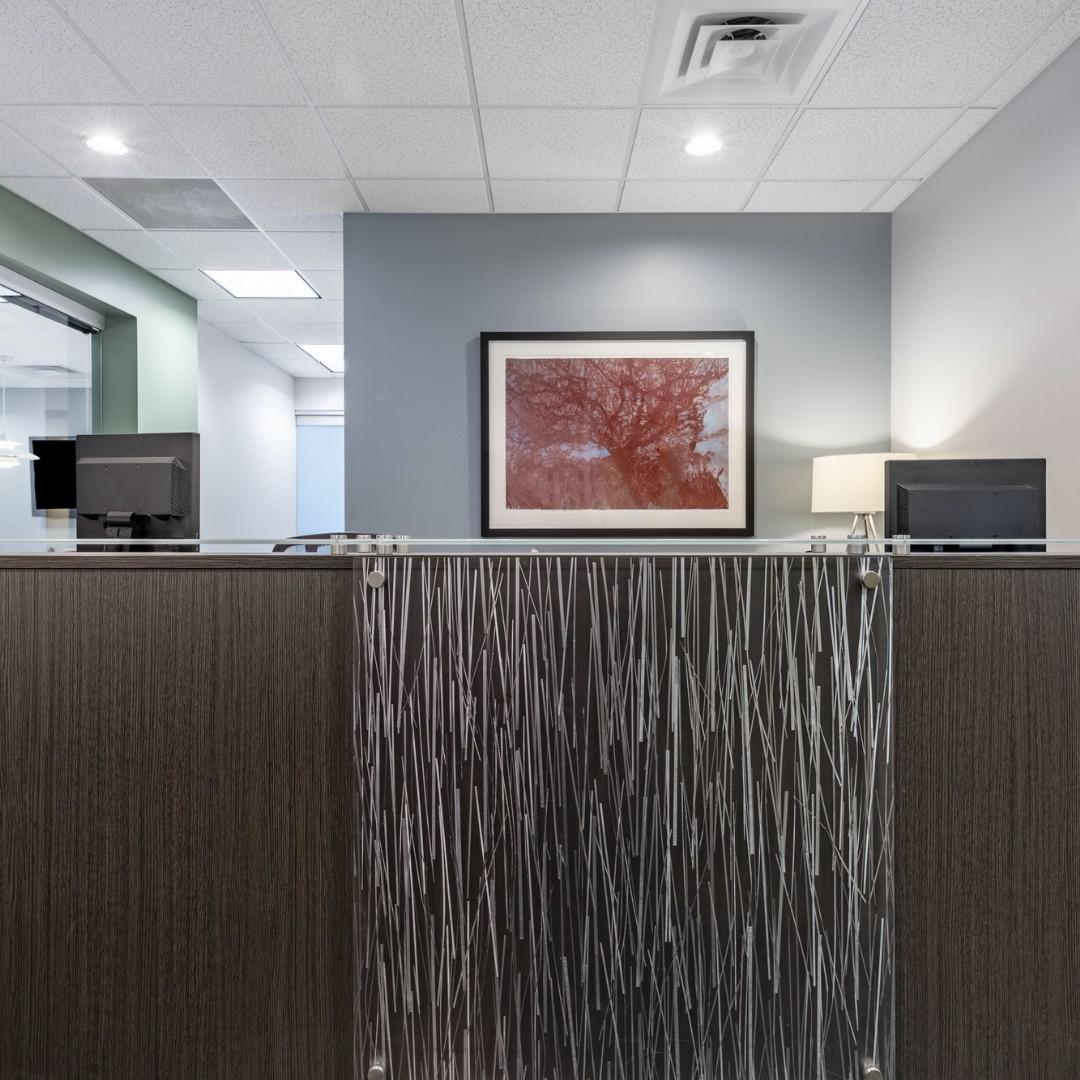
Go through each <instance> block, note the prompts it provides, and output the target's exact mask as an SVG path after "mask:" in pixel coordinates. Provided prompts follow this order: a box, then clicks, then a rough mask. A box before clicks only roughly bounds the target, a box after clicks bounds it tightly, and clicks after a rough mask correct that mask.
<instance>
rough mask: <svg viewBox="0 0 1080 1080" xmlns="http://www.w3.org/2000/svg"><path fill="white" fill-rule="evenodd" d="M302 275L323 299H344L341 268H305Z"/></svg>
mask: <svg viewBox="0 0 1080 1080" xmlns="http://www.w3.org/2000/svg"><path fill="white" fill-rule="evenodd" d="M302 277H303V278H304V280H305V281H306V282H307V283H308V284H309V285H310V286H311V287H312V288H313V289H314V290H315V291H316V292H317V293H318V294H319V295H320V296H321V297H322V298H323V299H324V300H344V299H345V275H344V273H343V272H342V271H341V270H305V271H303V273H302Z"/></svg>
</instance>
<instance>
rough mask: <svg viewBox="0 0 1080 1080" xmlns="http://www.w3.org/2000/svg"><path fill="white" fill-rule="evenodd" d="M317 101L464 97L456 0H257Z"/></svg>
mask: <svg viewBox="0 0 1080 1080" xmlns="http://www.w3.org/2000/svg"><path fill="white" fill-rule="evenodd" d="M262 3H263V8H264V10H265V11H266V13H267V14H268V15H269V16H270V19H271V21H272V23H273V24H274V28H275V30H276V31H277V34H278V37H279V38H280V40H281V42H282V44H283V45H284V47H285V50H286V52H287V53H288V54H289V57H290V58H291V60H292V62H293V66H294V67H295V68H296V71H297V73H298V74H299V76H300V78H301V79H302V81H303V83H304V85H305V86H306V87H307V89H308V92H309V93H310V94H311V97H312V100H313V101H314V102H315V103H316V104H318V105H467V104H468V103H469V87H468V82H467V79H466V75H465V55H464V51H463V50H462V47H461V34H460V32H459V31H458V22H457V12H456V10H455V7H454V4H453V0H394V2H393V3H387V2H386V0H321V2H320V3H319V13H318V18H305V17H302V16H301V17H298V15H297V9H296V2H295V0H262Z"/></svg>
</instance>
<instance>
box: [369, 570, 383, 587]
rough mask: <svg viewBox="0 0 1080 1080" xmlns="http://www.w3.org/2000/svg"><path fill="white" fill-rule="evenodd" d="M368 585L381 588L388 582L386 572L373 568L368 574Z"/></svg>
mask: <svg viewBox="0 0 1080 1080" xmlns="http://www.w3.org/2000/svg"><path fill="white" fill-rule="evenodd" d="M367 583H368V587H369V588H372V589H381V588H382V587H383V586H384V585H385V584H386V574H385V573H384V572H383V571H382V570H372V571H371V572H370V573H369V574H368V576H367Z"/></svg>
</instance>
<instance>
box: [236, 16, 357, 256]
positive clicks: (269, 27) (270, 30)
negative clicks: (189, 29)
mask: <svg viewBox="0 0 1080 1080" xmlns="http://www.w3.org/2000/svg"><path fill="white" fill-rule="evenodd" d="M250 2H251V6H252V9H253V10H254V12H255V15H256V17H257V18H258V19H260V20H261V22H262V24H263V26H264V27H265V29H266V32H267V34H268V35H269V36H270V40H271V41H272V42H273V43H274V48H275V49H277V51H278V55H279V56H280V57H281V61H282V63H283V64H284V65H285V67H286V69H287V70H288V72H289V74H290V75H291V76H292V78H293V81H294V82H295V83H296V86H297V88H298V89H299V91H300V96H301V98H302V99H303V101H304V104H305V105H306V106H307V108H308V111H309V112H310V113H311V115H312V116H313V117H314V118H315V123H316V124H317V125H318V127H319V130H320V131H322V133H323V137H324V138H325V139H326V140H327V141H328V142H329V143H330V145H331V146H332V147H333V149H334V154H335V155H336V156H337V159H338V163H339V164H340V165H341V168H342V170H343V171H344V173H345V176H346V177H347V178H348V180H349V183H350V184H351V185H352V189H353V191H354V192H355V193H356V197H357V199H359V200H360V205H361V206H362V207H363V208H364V210H365V212H366V211H367V210H368V204H367V202H366V200H365V199H364V196H363V195H362V194H361V192H360V189H359V188H358V187H357V186H356V180H355V179H354V178H353V175H352V173H351V172H350V170H349V165H348V162H347V161H346V160H345V155H344V154H343V153H342V152H341V148H340V147H339V146H338V144H337V140H336V139H335V138H334V137H333V135H331V134H330V129H329V128H328V127H327V126H326V124H325V122H324V121H323V118H322V117H321V116H320V115H319V110H318V109H317V108H316V107H315V102H314V101H312V99H311V94H309V93H308V88H307V86H306V85H305V83H304V80H303V79H302V78H300V73H299V72H298V71H297V70H296V65H295V64H293V62H292V57H291V56H289V53H288V50H287V49H286V48H285V46H284V44H283V43H282V41H281V38H280V37H279V36H278V32H277V28H276V27H275V26H274V24H273V23H272V22H271V21H270V17H269V16H268V15H267V14H266V12H265V11H264V10H263V6H262V4H261V3H260V2H259V0H250ZM241 209H243V208H242V207H241ZM267 239H270V238H269V237H267ZM270 242H271V243H273V240H271V241H270ZM274 246H275V247H277V244H274ZM278 250H279V251H281V249H280V248H278ZM281 253H282V255H284V254H285V252H283V251H282V252H281ZM291 261H292V260H290V262H291Z"/></svg>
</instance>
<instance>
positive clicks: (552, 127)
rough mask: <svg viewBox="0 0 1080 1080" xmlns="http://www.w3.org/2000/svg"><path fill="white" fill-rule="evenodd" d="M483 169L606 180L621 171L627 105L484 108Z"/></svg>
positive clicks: (629, 120) (516, 175) (518, 175)
mask: <svg viewBox="0 0 1080 1080" xmlns="http://www.w3.org/2000/svg"><path fill="white" fill-rule="evenodd" d="M480 119H481V126H482V127H483V130H484V151H485V153H486V155H487V162H488V171H489V173H490V174H491V176H492V177H497V178H499V179H501V180H518V179H520V180H538V179H545V178H550V179H555V180H605V179H615V178H617V177H620V176H621V175H622V171H623V162H624V161H625V160H626V151H627V149H628V148H629V142H630V133H631V131H632V129H633V125H634V113H633V110H631V109H483V110H481V114H480Z"/></svg>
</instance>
